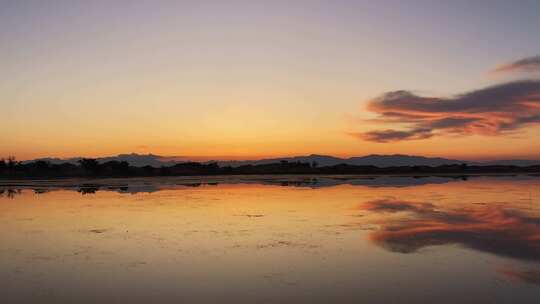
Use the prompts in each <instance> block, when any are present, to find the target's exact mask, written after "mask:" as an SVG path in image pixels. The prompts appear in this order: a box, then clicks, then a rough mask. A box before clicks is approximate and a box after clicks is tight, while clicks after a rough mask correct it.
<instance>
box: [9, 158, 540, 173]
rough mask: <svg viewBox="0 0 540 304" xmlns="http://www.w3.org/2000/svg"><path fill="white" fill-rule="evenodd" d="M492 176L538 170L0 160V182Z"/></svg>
mask: <svg viewBox="0 0 540 304" xmlns="http://www.w3.org/2000/svg"><path fill="white" fill-rule="evenodd" d="M492 173H530V174H535V173H540V166H539V165H536V166H528V167H517V166H471V165H467V164H461V165H442V166H437V167H430V166H401V167H385V168H380V167H376V166H355V165H347V164H340V165H335V166H325V167H321V166H318V165H317V163H316V162H313V163H307V162H287V161H281V162H278V163H272V164H261V165H244V166H239V167H231V166H219V165H218V164H217V163H197V162H185V163H180V164H176V165H174V166H170V167H159V168H155V167H151V166H145V167H134V166H131V165H129V163H127V162H124V161H108V162H105V163H100V162H98V161H97V160H96V159H91V158H84V159H81V160H80V161H79V163H78V164H77V165H75V164H71V163H63V164H51V163H49V162H47V161H42V160H40V161H35V162H29V163H22V162H19V161H16V160H15V158H13V157H9V158H8V159H0V177H1V178H64V177H130V176H137V177H144V176H197V175H255V174H256V175H260V174H381V175H384V174H403V175H429V174H463V175H466V174H492Z"/></svg>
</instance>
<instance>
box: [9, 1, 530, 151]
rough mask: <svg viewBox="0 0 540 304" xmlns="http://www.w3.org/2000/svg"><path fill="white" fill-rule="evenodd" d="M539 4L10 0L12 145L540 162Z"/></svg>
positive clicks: (25, 147) (24, 148)
mask: <svg viewBox="0 0 540 304" xmlns="http://www.w3.org/2000/svg"><path fill="white" fill-rule="evenodd" d="M51 2H53V3H54V4H51ZM539 13H540V1H538V0H530V1H527V0H518V1H497V0H489V1H488V0H485V1H482V0H478V1H470V0H467V1H438V0H429V1H428V0H426V1H419V0H418V1H398V0H395V1H371V0H370V1H367V0H366V1H360V0H359V1H339V0H337V1H317V0H311V1H279V0H272V1H253V0H252V1H120V0H119V1H97V0H95V1H82V0H81V1H78V0H70V1H49V2H48V3H45V2H44V1H19V0H0V71H1V73H0V106H1V112H0V113H1V116H2V118H1V119H0V157H5V156H8V155H15V156H16V157H17V158H18V159H30V158H37V157H46V156H54V157H71V156H96V157H97V156H106V155H115V154H119V153H131V152H136V153H154V154H159V155H171V156H172V155H176V156H198V157H201V156H202V157H208V158H237V159H238V158H257V157H270V156H289V155H301V154H311V153H317V154H331V155H335V156H359V155H365V154H372V153H378V154H394V153H400V154H415V155H425V156H441V157H454V158H462V159H502V158H530V159H540V17H539Z"/></svg>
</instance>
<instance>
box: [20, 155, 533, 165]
mask: <svg viewBox="0 0 540 304" xmlns="http://www.w3.org/2000/svg"><path fill="white" fill-rule="evenodd" d="M80 159H82V157H74V158H67V159H61V158H39V159H35V160H29V161H25V163H27V162H32V161H37V160H43V161H48V162H50V163H52V164H60V163H73V164H76V163H77V162H78V161H79V160H80ZM97 160H98V161H99V162H100V163H104V162H108V161H114V160H115V161H126V162H128V163H129V164H130V165H132V166H136V167H144V166H152V167H169V166H173V165H175V164H178V163H183V162H189V161H193V160H190V159H189V158H188V157H169V156H160V155H154V154H136V153H131V154H120V155H117V156H109V157H100V158H97ZM282 161H287V162H298V161H299V162H309V163H317V165H318V166H320V167H325V166H333V165H339V164H347V165H356V166H376V167H380V168H385V167H399V166H432V167H435V166H441V165H453V164H464V163H465V164H469V165H480V166H482V165H485V166H487V165H505V166H532V165H540V160H524V159H515V160H497V161H486V162H472V161H464V160H456V159H447V158H440V157H424V156H413V155H401V154H394V155H377V154H371V155H366V156H358V157H350V158H339V157H334V156H328V155H317V154H311V155H307V156H294V157H282V158H267V159H259V160H215V161H204V162H203V163H210V162H217V163H218V164H219V165H220V166H231V167H239V166H243V165H262V164H271V163H278V162H282Z"/></svg>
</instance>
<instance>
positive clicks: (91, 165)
mask: <svg viewBox="0 0 540 304" xmlns="http://www.w3.org/2000/svg"><path fill="white" fill-rule="evenodd" d="M79 164H80V165H81V167H82V168H83V170H84V172H86V174H88V175H98V174H99V162H98V161H97V160H96V159H95V158H83V159H81V160H79Z"/></svg>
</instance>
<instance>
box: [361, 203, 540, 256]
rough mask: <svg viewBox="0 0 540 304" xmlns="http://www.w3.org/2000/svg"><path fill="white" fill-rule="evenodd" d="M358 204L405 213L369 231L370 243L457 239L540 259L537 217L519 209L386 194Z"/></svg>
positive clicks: (392, 246)
mask: <svg viewBox="0 0 540 304" xmlns="http://www.w3.org/2000/svg"><path fill="white" fill-rule="evenodd" d="M360 209H362V210H367V211H370V212H375V213H383V214H384V213H392V214H394V213H403V217H399V218H396V217H395V216H392V217H391V218H390V217H389V219H388V221H386V222H384V223H383V224H382V227H381V229H379V230H377V231H375V232H373V233H371V234H370V239H371V240H372V241H373V242H374V243H376V244H378V245H380V246H382V247H383V248H386V249H388V250H390V251H392V252H400V253H412V252H416V251H417V250H419V249H421V248H423V247H427V246H434V245H445V244H460V245H462V246H465V247H467V248H471V249H474V250H478V251H482V252H487V253H492V254H495V255H498V256H503V257H509V258H515V259H521V260H532V261H539V260H540V218H538V217H532V216H529V215H526V214H524V213H522V212H519V211H517V210H511V209H504V208H500V207H496V206H488V205H482V206H481V207H475V208H474V209H472V208H471V209H460V210H444V209H439V208H437V207H436V206H434V205H433V204H431V203H426V202H410V201H401V200H390V199H384V200H374V201H369V202H366V203H364V204H362V205H361V207H360Z"/></svg>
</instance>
